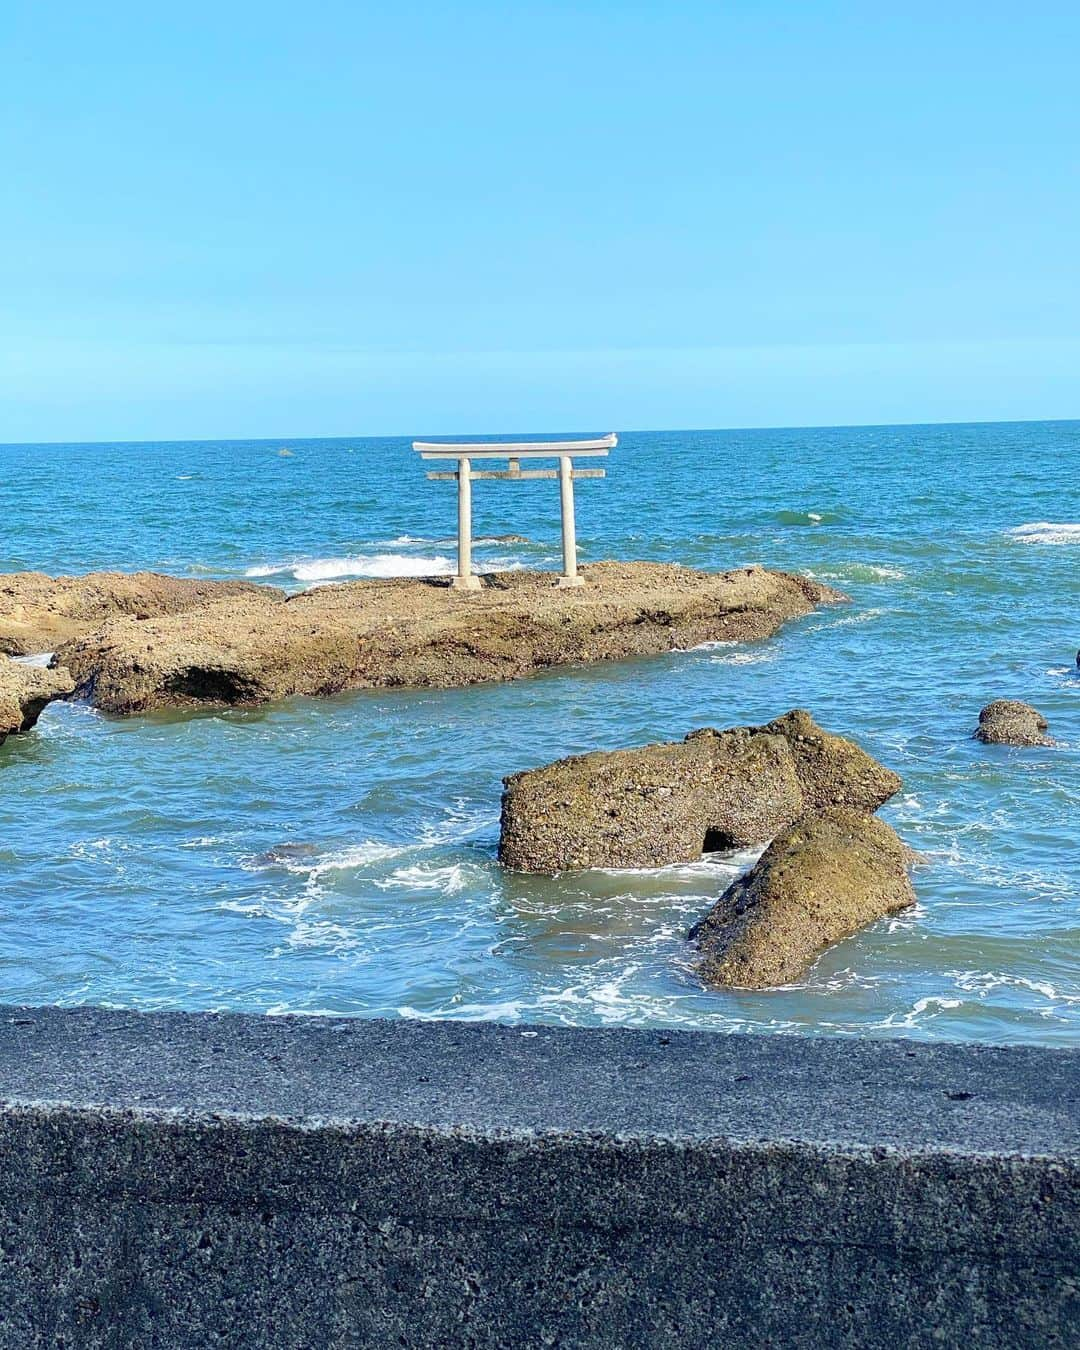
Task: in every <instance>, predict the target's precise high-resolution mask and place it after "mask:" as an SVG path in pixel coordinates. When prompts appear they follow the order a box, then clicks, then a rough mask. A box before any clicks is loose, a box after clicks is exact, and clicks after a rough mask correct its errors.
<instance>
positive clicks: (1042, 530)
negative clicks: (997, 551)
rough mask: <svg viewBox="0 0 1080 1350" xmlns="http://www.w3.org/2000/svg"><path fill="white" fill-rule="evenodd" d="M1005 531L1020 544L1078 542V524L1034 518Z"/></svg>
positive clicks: (1079, 527) (1079, 525)
mask: <svg viewBox="0 0 1080 1350" xmlns="http://www.w3.org/2000/svg"><path fill="white" fill-rule="evenodd" d="M1005 533H1006V534H1007V535H1009V536H1010V537H1011V538H1013V539H1015V540H1016V541H1017V542H1018V543H1021V544H1080V524H1076V523H1067V522H1055V521H1052V520H1036V521H1031V522H1029V523H1028V524H1026V525H1016V526H1014V527H1013V529H1011V530H1006V531H1005Z"/></svg>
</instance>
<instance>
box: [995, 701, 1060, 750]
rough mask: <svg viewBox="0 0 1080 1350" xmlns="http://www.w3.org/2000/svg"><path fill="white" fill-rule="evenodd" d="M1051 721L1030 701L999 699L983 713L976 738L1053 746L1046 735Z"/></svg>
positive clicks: (1000, 743)
mask: <svg viewBox="0 0 1080 1350" xmlns="http://www.w3.org/2000/svg"><path fill="white" fill-rule="evenodd" d="M1047 726H1048V723H1047V721H1046V718H1045V717H1043V715H1042V713H1040V712H1039V711H1038V709H1036V708H1033V707H1032V706H1031V704H1030V703H1020V702H1018V701H1017V700H1016V699H1011V698H998V699H995V700H994V702H993V703H988V704H987V705H986V707H985V708H984V709H983V710H982V712H981V713H980V714H979V725H978V727H977V728H976V730H975V739H976V740H977V741H983V742H984V743H985V744H987V745H1053V744H1054V740H1053V738H1052V737H1051V736H1047V735H1046V729H1047Z"/></svg>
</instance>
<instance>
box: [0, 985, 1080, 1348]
mask: <svg viewBox="0 0 1080 1350" xmlns="http://www.w3.org/2000/svg"><path fill="white" fill-rule="evenodd" d="M0 1149H2V1157H3V1164H4V1165H3V1168H2V1169H0V1345H3V1346H4V1347H7V1346H17V1347H20V1350H22V1348H24V1347H34V1346H61V1345H63V1346H69V1347H84V1346H85V1347H99V1346H100V1347H120V1346H123V1347H127V1346H139V1347H143V1346H169V1347H171V1346H192V1347H195V1346H198V1347H205V1346H213V1345H221V1346H230V1347H231V1346H259V1347H304V1348H305V1350H315V1348H316V1347H323V1346H349V1347H352V1346H417V1347H419V1346H423V1347H431V1346H459V1345H461V1346H473V1347H481V1346H483V1347H487V1346H498V1347H518V1346H610V1347H625V1346H642V1347H646V1346H647V1347H654V1346H679V1347H694V1346H710V1347H713V1346H727V1347H730V1346H755V1347H756V1346H763V1345H764V1346H768V1345H778V1346H830V1347H833V1346H880V1345H890V1346H893V1347H900V1346H921V1345H931V1344H939V1345H946V1346H951V1345H964V1346H972V1345H975V1346H983V1345H993V1346H1018V1345H1024V1346H1040V1345H1053V1346H1072V1345H1076V1344H1077V1343H1078V1339H1077V1327H1078V1326H1080V1276H1078V1271H1080V1051H1052V1050H1039V1049H1020V1048H1015V1049H1006V1048H993V1047H986V1046H953V1045H928V1044H921V1043H914V1042H905V1041H854V1040H809V1039H802V1038H793V1037H750V1036H730V1037H724V1036H717V1035H711V1034H707V1033H697V1032H682V1033H678V1032H656V1031H629V1030H599V1029H597V1030H592V1029H590V1030H563V1029H552V1028H543V1027H536V1028H520V1027H512V1028H511V1027H501V1026H494V1025H469V1024H462V1023H416V1022H372V1021H359V1020H352V1019H333V1018H304V1019H296V1018H259V1017H240V1016H216V1015H212V1014H136V1013H122V1012H110V1011H103V1010H98V1009H72V1010H57V1009H15V1008H4V1009H0Z"/></svg>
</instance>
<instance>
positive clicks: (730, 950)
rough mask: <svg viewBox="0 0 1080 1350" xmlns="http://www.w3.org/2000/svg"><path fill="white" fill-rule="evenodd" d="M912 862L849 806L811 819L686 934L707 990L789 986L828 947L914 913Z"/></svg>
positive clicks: (887, 833) (884, 828)
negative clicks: (872, 926) (698, 955)
mask: <svg viewBox="0 0 1080 1350" xmlns="http://www.w3.org/2000/svg"><path fill="white" fill-rule="evenodd" d="M907 864H908V859H907V856H906V855H905V852H904V846H903V844H902V843H901V842H900V840H899V839H898V838H897V837H896V834H895V833H894V832H893V830H891V829H890V828H889V826H888V825H886V824H885V822H884V821H883V820H878V818H877V817H876V816H870V815H866V814H865V813H864V812H862V811H856V810H853V809H852V808H851V807H848V806H830V807H827V808H826V809H825V810H824V811H820V812H816V813H812V814H810V815H805V816H803V817H802V818H801V819H799V820H797V821H796V822H795V824H794V825H791V826H790V827H789V828H788V829H786V830H784V831H783V833H782V834H779V835H777V837H776V838H775V839H774V840H773V842H772V843H771V844H770V845H769V847H768V848H767V849H766V850H765V852H764V853H763V854H762V855H761V857H760V858H759V859H758V861H757V862H756V863H755V865H754V866H753V867H752V868H751V870H750V871H749V872H747V873H746V875H745V876H742V877H739V878H738V879H737V880H736V881H734V882H732V884H731V885H730V886H729V887H728V889H727V890H726V891H725V892H724V894H723V895H722V896H721V897H720V899H719V900H718V901H717V902H716V904H715V905H714V906H713V908H712V909H711V910H710V911H709V913H708V914H707V915H706V916H705V918H704V919H702V920H701V922H700V923H698V924H695V926H694V927H693V928H692V929H691V930H690V933H689V937H690V939H691V940H692V941H695V942H696V943H697V944H698V946H699V948H700V949H701V951H702V952H703V953H704V960H703V961H702V962H701V963H700V965H699V966H698V973H699V975H700V976H701V978H702V979H703V980H704V981H705V982H706V983H707V984H717V985H734V986H736V987H737V988H742V989H767V988H770V987H771V986H774V985H778V984H788V983H789V982H790V981H791V980H794V979H795V978H797V976H799V975H801V974H802V972H803V971H804V970H805V969H806V967H807V966H808V965H809V964H810V962H811V961H812V960H813V959H814V957H815V956H817V955H818V953H819V952H821V951H823V950H824V948H825V947H827V946H829V944H830V943H833V942H837V941H839V940H840V939H841V938H844V937H850V935H851V934H852V933H855V932H857V931H858V930H859V929H860V928H863V927H865V926H866V924H868V923H872V922H873V921H874V920H875V919H881V918H884V917H885V915H887V914H898V913H899V912H900V911H901V910H903V909H907V908H908V907H909V906H910V905H913V904H914V903H915V892H914V891H913V890H912V887H911V881H910V879H909V877H908V874H907Z"/></svg>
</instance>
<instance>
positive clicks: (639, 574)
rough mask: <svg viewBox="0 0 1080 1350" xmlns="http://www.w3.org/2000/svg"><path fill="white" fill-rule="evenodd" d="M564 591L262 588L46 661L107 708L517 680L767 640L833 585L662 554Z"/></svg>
mask: <svg viewBox="0 0 1080 1350" xmlns="http://www.w3.org/2000/svg"><path fill="white" fill-rule="evenodd" d="M582 576H583V578H584V581H585V584H584V585H583V586H582V587H580V588H579V589H569V590H564V589H560V588H558V587H556V586H555V585H554V584H553V583H554V580H555V579H554V577H553V576H552V574H551V573H549V572H528V571H511V572H497V573H492V574H489V575H487V576H485V577H484V578H483V585H482V588H481V589H480V590H479V591H473V592H464V591H455V590H452V589H451V588H450V586H449V584H448V583H447V582H446V581H445V580H443V579H441V578H435V579H423V580H421V579H411V578H410V579H397V580H366V581H355V582H347V583H343V584H340V585H331V586H320V587H317V588H315V589H313V590H309V591H303V592H301V593H300V594H298V595H292V596H289V597H288V598H286V597H285V596H284V595H283V593H282V592H280V591H274V590H273V588H269V587H248V588H246V589H245V591H244V593H242V594H235V595H231V596H226V597H224V598H215V599H211V600H210V601H209V602H208V603H202V604H200V605H198V606H196V607H190V606H189V607H188V608H187V609H186V610H184V611H183V612H176V613H171V614H166V615H162V616H160V617H151V618H149V619H146V620H138V619H135V618H130V617H123V618H115V619H112V620H111V621H109V622H107V623H105V624H103V625H102V626H100V627H99V628H98V629H97V630H96V631H95V632H93V633H90V634H83V635H82V636H79V637H77V638H75V639H74V640H73V641H70V642H67V643H65V644H64V645H62V646H61V647H60V649H59V650H58V652H57V656H56V660H57V663H59V664H63V665H66V666H68V667H69V669H70V670H71V672H72V675H73V676H74V678H75V681H76V684H77V686H78V690H79V692H80V694H83V695H85V696H87V697H89V698H90V699H91V700H92V702H93V703H94V704H95V705H96V706H97V707H99V708H101V709H103V710H104V711H107V712H113V713H132V712H142V711H145V710H147V709H150V708H155V707H161V706H180V707H184V706H192V705H198V704H204V703H216V704H238V705H251V704H258V703H266V702H271V701H275V700H278V699H281V698H285V697H288V696H290V695H293V694H333V693H338V692H341V691H343V690H351V689H369V688H449V687H455V686H461V685H470V684H476V683H480V682H482V681H488V680H510V679H518V678H520V677H522V676H525V675H529V674H532V673H534V672H535V671H538V670H543V669H546V668H549V667H552V666H560V665H566V664H573V663H579V662H593V661H605V660H618V659H621V658H625V657H629V656H644V655H656V654H659V653H662V652H667V651H671V650H673V649H675V648H685V647H692V646H694V645H696V644H697V643H701V642H706V641H715V640H730V641H751V640H755V639H761V638H765V637H768V636H769V635H771V634H772V633H774V632H775V631H776V630H777V629H778V628H779V627H780V626H781V625H782V624H783V623H785V622H786V621H787V620H789V619H793V618H797V617H800V616H802V615H806V614H809V613H811V612H812V611H813V610H814V609H815V608H816V607H817V606H818V605H823V604H834V603H840V602H843V601H844V600H846V598H847V597H846V596H844V595H842V594H840V593H839V592H838V591H835V590H832V589H831V588H829V587H827V586H823V585H820V584H819V583H817V582H814V581H811V580H809V579H808V578H805V577H800V576H795V575H791V574H788V573H784V572H770V571H766V570H765V569H763V568H760V567H751V568H743V569H739V570H738V571H732V572H721V573H707V572H699V571H695V570H693V569H691V568H685V567H679V566H675V565H672V564H666V563H617V562H606V563H593V564H590V565H589V566H587V567H585V568H583V569H582Z"/></svg>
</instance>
